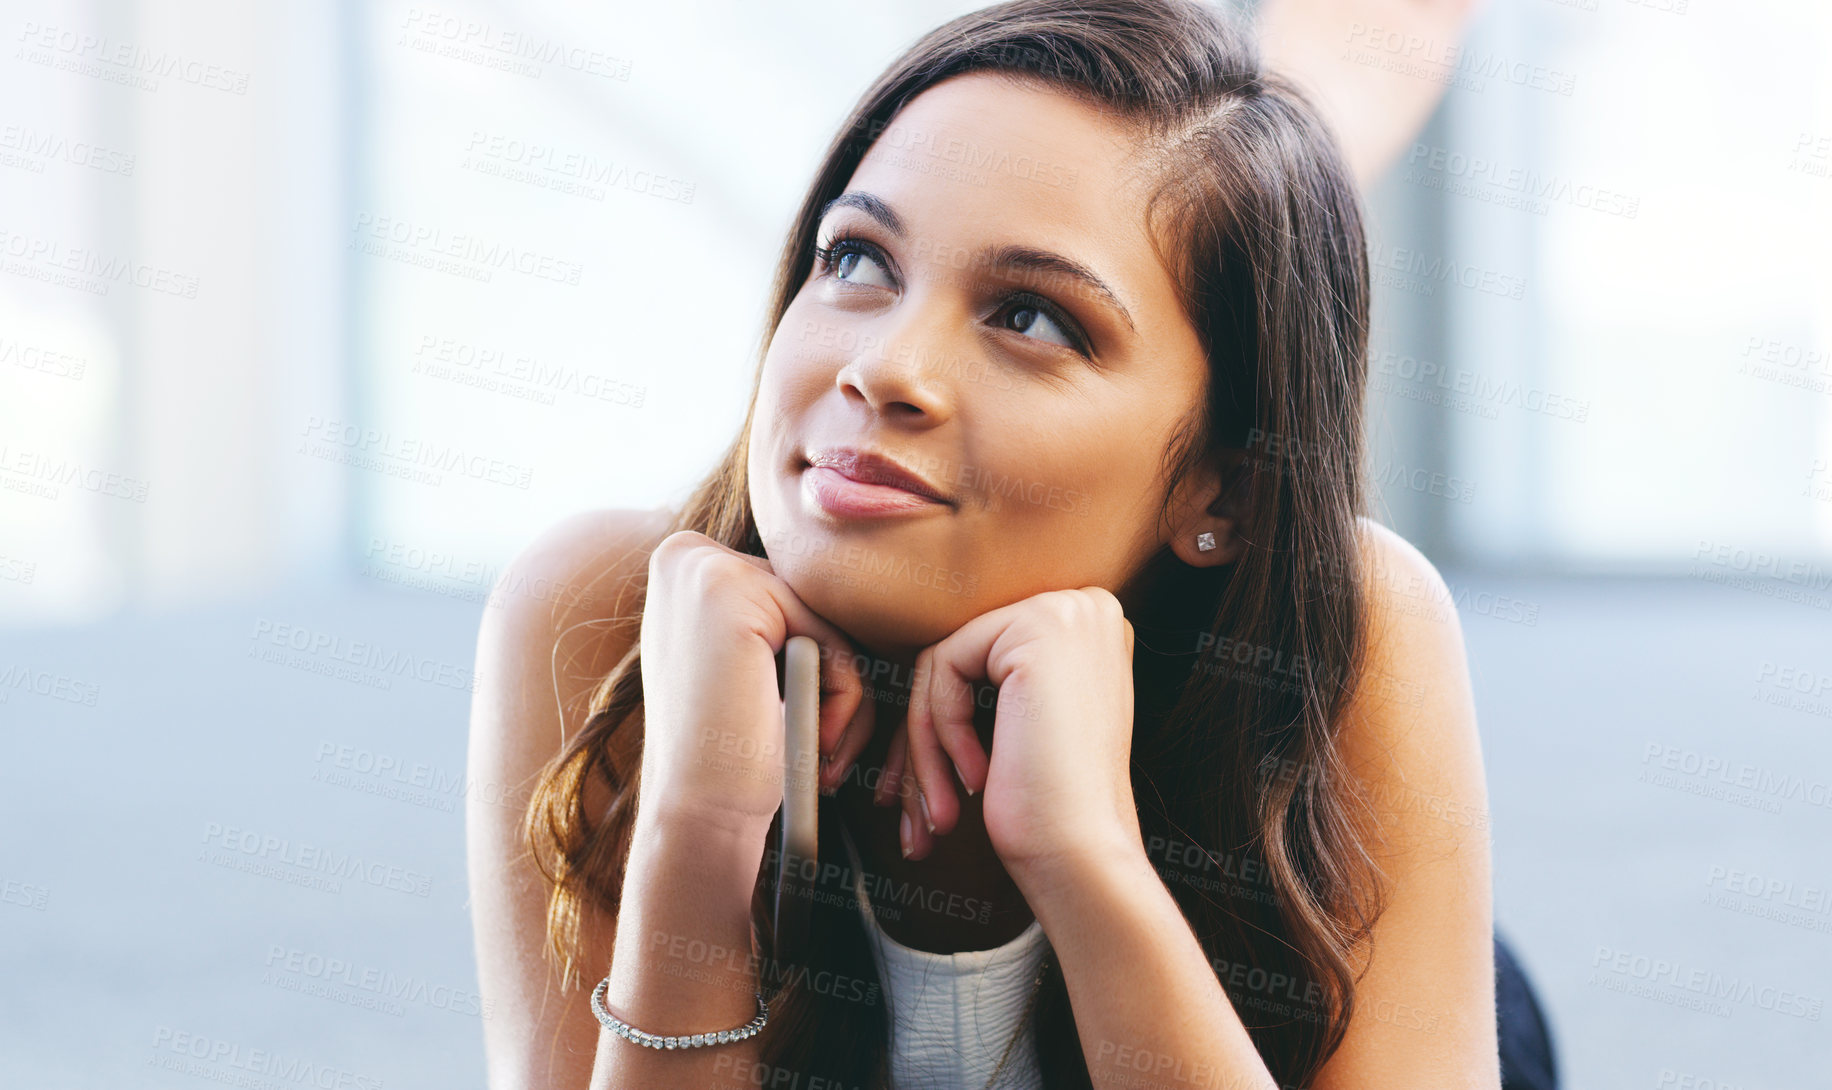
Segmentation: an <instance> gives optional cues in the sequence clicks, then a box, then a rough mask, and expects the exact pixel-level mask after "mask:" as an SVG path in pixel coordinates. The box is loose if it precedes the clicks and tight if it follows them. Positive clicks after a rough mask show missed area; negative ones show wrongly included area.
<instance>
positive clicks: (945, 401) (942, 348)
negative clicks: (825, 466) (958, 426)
mask: <svg viewBox="0 0 1832 1090" xmlns="http://www.w3.org/2000/svg"><path fill="white" fill-rule="evenodd" d="M939 309H941V308H937V310H936V311H932V312H930V313H926V314H925V313H923V312H922V310H920V309H919V308H917V307H915V306H912V305H911V304H910V302H908V301H906V302H904V303H903V304H902V305H901V306H900V307H899V310H900V311H901V313H898V314H897V315H896V316H895V317H887V319H886V320H885V321H884V322H883V323H882V328H883V329H884V335H883V336H882V337H881V338H879V339H877V340H876V341H875V342H872V343H869V344H867V343H865V342H866V338H861V347H860V349H859V350H858V351H857V352H856V353H854V354H853V356H852V358H851V359H850V360H848V361H847V363H846V365H845V366H844V367H842V368H840V370H839V373H838V374H837V375H836V376H835V378H834V382H835V384H836V385H837V386H839V388H840V390H841V391H842V392H843V393H844V394H845V395H846V396H847V397H848V398H853V397H857V398H859V399H860V400H862V401H864V402H865V403H866V404H867V405H869V406H871V408H872V409H873V410H875V411H876V412H878V413H880V414H882V415H884V416H886V417H899V418H902V419H904V420H906V421H909V422H921V423H923V424H926V425H928V426H931V427H933V426H935V425H937V424H940V423H941V422H942V421H944V420H946V419H948V418H949V417H950V416H952V415H953V413H954V404H955V398H956V396H957V393H958V383H956V382H955V381H953V379H952V378H951V377H950V376H951V375H958V374H959V373H960V371H961V368H960V366H959V358H958V349H956V348H953V347H951V346H950V343H949V341H950V338H949V337H948V336H947V326H948V324H949V323H952V322H955V321H957V319H953V318H950V317H948V316H947V315H945V314H942V313H939ZM950 361H954V362H952V363H951V362H950Z"/></svg>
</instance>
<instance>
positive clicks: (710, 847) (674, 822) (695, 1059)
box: [592, 809, 767, 1090]
mask: <svg viewBox="0 0 1832 1090" xmlns="http://www.w3.org/2000/svg"><path fill="white" fill-rule="evenodd" d="M766 832H767V831H766V830H756V831H754V832H753V831H751V830H747V829H744V828H741V827H739V826H736V825H733V826H721V825H715V824H709V823H705V822H700V821H692V820H687V819H681V818H672V817H664V816H660V815H657V814H653V813H647V814H646V813H644V812H643V810H642V809H639V811H638V815H637V818H636V828H635V836H634V840H633V842H632V843H631V846H630V858H629V864H628V867H627V868H626V870H625V874H624V884H623V897H622V900H621V902H620V905H619V909H618V919H617V938H616V943H615V946H614V947H613V951H612V959H611V972H610V978H611V981H610V985H609V986H608V988H607V989H606V994H605V1000H604V1002H605V1006H606V1007H607V1008H608V1009H609V1010H610V1012H611V1013H612V1014H614V1015H616V1016H617V1017H618V1018H621V1019H622V1020H624V1021H625V1022H628V1023H630V1024H631V1025H633V1026H635V1027H636V1028H638V1029H641V1030H644V1031H646V1032H649V1033H655V1034H661V1035H684V1034H695V1033H710V1032H714V1031H717V1030H723V1029H735V1028H737V1027H739V1026H742V1025H743V1024H745V1023H746V1022H748V1021H750V1020H751V1019H752V1018H753V1017H755V1016H756V1014H757V1000H756V992H757V990H758V979H757V974H758V970H757V965H756V963H755V959H754V958H753V957H752V956H751V924H750V906H751V891H752V888H753V886H754V885H755V883H756V877H757V869H758V867H759V866H760V865H761V863H762V861H763V842H764V838H765V835H766ZM593 983H594V984H596V981H594V982H593ZM757 1056H758V1046H757V1039H756V1038H754V1037H753V1038H751V1039H749V1040H745V1041H737V1042H733V1043H730V1044H722V1045H709V1046H706V1047H702V1048H688V1049H656V1048H647V1047H644V1046H642V1045H638V1044H634V1043H632V1042H629V1041H626V1040H624V1039H623V1038H622V1037H619V1036H618V1035H617V1034H615V1033H613V1032H611V1031H610V1030H609V1029H603V1030H600V1032H599V1035H598V1053H597V1059H596V1061H595V1062H594V1064H593V1067H592V1087H593V1090H612V1088H615V1090H650V1088H654V1090H663V1088H666V1090H676V1088H689V1090H715V1088H721V1087H734V1088H735V1087H748V1086H750V1085H752V1083H751V1079H750V1077H751V1074H752V1069H753V1067H754V1066H755V1064H756V1062H757Z"/></svg>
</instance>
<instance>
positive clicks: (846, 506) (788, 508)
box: [749, 73, 1207, 655]
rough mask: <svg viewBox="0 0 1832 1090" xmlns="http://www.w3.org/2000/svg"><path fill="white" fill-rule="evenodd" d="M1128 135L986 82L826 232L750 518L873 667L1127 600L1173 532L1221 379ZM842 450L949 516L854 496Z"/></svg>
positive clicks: (943, 91)
mask: <svg viewBox="0 0 1832 1090" xmlns="http://www.w3.org/2000/svg"><path fill="white" fill-rule="evenodd" d="M1135 140H1136V137H1135V135H1134V132H1133V130H1132V129H1131V128H1130V127H1128V126H1127V125H1125V124H1124V123H1122V122H1121V121H1119V120H1117V119H1114V118H1111V117H1109V116H1107V115H1105V114H1103V113H1101V112H1099V111H1097V110H1096V109H1094V108H1092V107H1090V106H1088V105H1085V104H1083V103H1081V102H1080V101H1078V100H1076V99H1074V98H1072V97H1069V96H1067V95H1065V94H1062V93H1060V92H1057V91H1053V90H1049V89H1046V88H1043V87H1041V86H1033V85H1029V84H1022V83H1015V82H1012V81H1010V80H1008V79H1004V78H1001V77H998V76H995V75H991V74H988V73H969V74H967V75H963V76H957V77H954V78H952V79H949V80H947V81H945V82H942V83H939V84H937V85H935V86H933V87H931V88H929V89H928V90H927V91H924V92H923V93H922V94H920V95H918V96H917V97H916V98H915V99H913V100H912V101H911V102H910V103H909V104H908V105H907V106H905V108H904V109H903V110H902V111H901V112H900V113H899V114H898V115H897V117H896V118H895V120H894V121H893V122H892V124H891V125H889V126H888V127H886V129H885V130H884V132H883V133H882V134H881V135H879V137H878V138H877V139H876V141H875V142H874V143H873V145H872V147H871V149H870V151H869V152H868V153H867V154H866V156H865V158H864V160H863V162H861V163H860V165H859V167H858V169H857V171H856V172H855V173H854V174H853V176H852V179H851V181H850V184H848V186H847V187H846V190H845V192H844V193H843V194H842V196H841V197H840V198H839V199H838V200H836V201H835V202H834V203H833V204H832V205H831V206H830V207H829V208H828V209H827V211H826V213H825V215H824V217H823V218H822V220H821V222H820V226H819V229H818V234H817V240H818V242H817V245H818V246H820V247H823V248H825V249H827V251H828V253H827V259H826V260H825V261H823V260H822V259H820V258H816V260H815V262H814V266H813V269H812V271H811V272H810V274H809V277H808V279H807V280H806V282H804V283H803V284H802V286H801V288H800V290H799V292H798V294H797V295H796V296H795V298H794V301H793V302H792V303H791V304H790V306H789V309H788V311H787V313H786V314H785V315H784V316H783V319H782V323H781V325H780V326H778V328H777V330H776V334H775V337H774V338H773V339H772V340H771V342H770V347H769V352H768V353H767V355H766V357H765V361H764V370H763V379H762V388H761V390H760V392H759V394H758V400H757V405H756V411H755V414H754V417H753V420H752V430H751V439H750V452H749V473H750V490H751V503H752V506H753V508H754V511H755V515H756V519H757V526H758V530H759V532H760V534H761V536H762V539H763V543H764V546H765V550H766V552H767V553H768V555H769V559H770V563H771V565H772V567H773V568H774V569H775V571H776V572H777V574H778V575H779V576H781V577H782V578H783V579H784V580H785V581H786V582H788V584H789V585H790V586H791V587H792V588H793V589H794V591H795V592H796V594H797V595H798V596H800V597H801V598H802V600H803V601H805V602H806V603H807V604H808V605H809V606H810V607H811V608H813V609H814V610H815V611H816V612H818V613H820V614H821V615H822V616H824V617H826V618H828V619H829V620H830V621H832V622H833V623H834V624H836V625H838V626H840V627H841V628H842V629H844V630H846V631H847V632H848V633H850V634H851V635H852V636H853V637H854V638H855V639H858V640H859V641H860V642H861V643H863V644H864V645H865V646H867V647H869V648H872V649H874V650H876V651H879V652H880V653H883V654H887V655H888V654H893V653H899V652H907V651H908V650H911V649H915V648H920V647H922V646H926V645H927V644H930V643H933V642H935V641H937V640H939V639H941V638H942V637H944V636H946V635H948V634H949V633H951V632H953V631H954V630H955V629H957V628H959V627H960V626H961V625H963V624H965V623H966V622H967V621H969V620H971V619H973V618H974V617H976V616H978V615H980V614H982V613H985V612H987V611H988V610H991V609H995V608H997V607H999V606H1002V605H1006V604H1009V603H1012V602H1016V601H1019V600H1021V599H1023V598H1027V597H1029V596H1031V595H1033V594H1037V593H1040V592H1043V591H1047V590H1057V589H1064V588H1079V587H1086V586H1100V587H1104V588H1106V589H1108V590H1110V591H1112V592H1114V593H1115V594H1116V595H1121V596H1122V600H1124V594H1123V590H1124V588H1125V585H1126V583H1127V582H1128V580H1130V579H1132V578H1133V576H1134V575H1135V574H1137V573H1138V572H1139V571H1140V569H1141V568H1142V567H1143V565H1144V564H1145V562H1146V561H1147V560H1149V559H1150V558H1151V557H1152V556H1153V555H1154V554H1155V553H1156V552H1157V551H1158V550H1159V549H1160V548H1161V547H1162V546H1163V545H1164V544H1165V541H1166V536H1165V535H1166V534H1167V533H1170V532H1173V528H1174V527H1175V526H1176V525H1177V523H1176V521H1175V520H1173V522H1172V524H1171V527H1165V528H1161V527H1160V526H1159V520H1158V514H1159V509H1160V505H1161V503H1162V501H1163V498H1164V495H1165V490H1166V488H1167V487H1168V485H1169V482H1168V481H1167V480H1166V479H1165V478H1164V476H1163V472H1164V467H1163V465H1162V462H1163V459H1164V456H1165V451H1166V448H1167V446H1168V445H1169V443H1170V441H1171V438H1172V435H1173V432H1174V431H1175V429H1176V426H1177V424H1178V423H1179V422H1180V421H1181V420H1182V419H1183V418H1184V417H1185V415H1186V414H1187V413H1189V412H1190V411H1191V410H1192V409H1193V408H1194V407H1195V406H1196V405H1198V404H1199V403H1200V401H1201V399H1202V398H1203V396H1204V392H1205V389H1206V383H1207V362H1206V359H1205V357H1204V355H1203V352H1202V349H1201V346H1200V344H1199V342H1198V341H1197V338H1196V333H1195V330H1194V329H1193V328H1192V327H1191V326H1190V324H1189V322H1188V320H1187V318H1186V317H1185V316H1184V314H1183V311H1182V308H1181V307H1180V306H1179V304H1178V299H1177V292H1176V286H1175V284H1174V282H1173V280H1172V277H1171V274H1170V273H1169V272H1168V271H1167V270H1166V269H1165V268H1164V267H1163V266H1162V264H1161V263H1160V261H1159V259H1158V257H1157V255H1156V252H1155V251H1154V249H1153V247H1152V245H1151V241H1150V239H1149V237H1148V235H1147V232H1146V226H1145V199H1146V197H1147V195H1148V192H1147V190H1146V189H1145V188H1144V185H1143V183H1144V181H1145V179H1143V178H1140V177H1138V176H1136V173H1135V172H1136V164H1137V158H1136V155H1135V151H1136V143H1135ZM848 449H850V450H851V451H855V452H862V453H865V454H867V455H878V456H881V457H883V458H886V459H888V460H890V461H891V462H894V463H896V464H897V465H899V466H901V467H902V468H903V469H905V470H907V471H909V472H911V473H913V474H915V475H916V477H918V478H920V479H921V481H923V482H926V484H927V485H928V486H930V487H931V489H932V490H933V491H934V492H936V493H938V494H939V495H940V496H941V497H943V501H936V500H931V499H926V498H923V497H919V496H915V495H912V494H911V493H910V492H908V491H901V490H892V489H888V488H886V487H884V486H881V485H879V486H873V485H870V484H863V485H862V484H856V483H853V482H852V481H850V480H848V477H849V476H851V477H857V476H867V475H868V470H865V469H861V468H860V467H859V465H858V464H857V463H853V464H848V462H847V461H846V457H847V454H846V452H847V450H848ZM811 458H812V459H814V460H815V461H816V462H818V463H821V464H820V465H817V466H811V465H810V459H811ZM1180 551H1181V549H1180Z"/></svg>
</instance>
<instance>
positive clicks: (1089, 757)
mask: <svg viewBox="0 0 1832 1090" xmlns="http://www.w3.org/2000/svg"><path fill="white" fill-rule="evenodd" d="M976 681H983V682H989V683H990V684H992V685H994V686H997V687H998V704H997V708H996V710H995V713H994V720H993V728H992V752H991V754H990V755H988V754H987V752H986V750H985V748H984V747H982V746H981V744H980V738H979V734H978V733H977V731H976V730H975V728H974V723H973V712H974V707H975V700H974V687H973V685H972V684H971V683H972V682H976ZM1132 710H1133V708H1132V623H1131V622H1130V621H1128V620H1126V617H1125V614H1124V612H1123V611H1122V610H1121V608H1120V603H1119V600H1118V599H1116V598H1115V597H1114V596H1113V595H1112V593H1110V592H1109V591H1107V590H1105V589H1104V588H1101V587H1083V588H1082V589H1080V590H1056V591H1046V592H1044V593H1041V594H1036V595H1032V596H1031V597H1029V598H1026V599H1023V600H1022V601H1018V602H1014V603H1012V604H1011V605H1008V606H1002V607H1000V608H998V609H995V610H992V611H991V612H989V613H985V614H982V615H980V616H978V617H976V618H974V619H973V620H971V621H969V622H968V623H967V624H965V625H963V626H962V627H961V628H960V629H959V630H957V631H955V632H954V633H953V634H951V635H949V636H948V637H947V638H945V639H943V640H941V641H940V642H939V643H936V644H933V645H931V646H929V647H926V648H924V649H923V650H922V652H921V653H920V654H919V655H918V656H917V658H916V663H915V670H914V672H913V674H912V687H911V690H910V703H909V712H908V715H907V717H906V719H905V722H904V724H903V726H902V728H900V729H899V731H898V732H897V734H896V735H895V736H893V738H892V741H891V747H890V752H889V755H888V757H887V760H886V762H885V772H884V776H883V777H882V778H881V780H880V782H879V785H878V790H877V793H876V801H877V802H878V803H879V804H880V805H885V804H888V803H889V802H891V801H894V800H895V799H897V798H898V796H901V797H902V802H903V808H904V814H905V816H906V819H907V821H906V823H905V824H906V828H907V829H908V831H909V838H908V841H907V843H906V844H905V849H906V850H905V854H906V855H909V856H910V857H911V858H918V859H919V858H922V857H923V856H925V855H927V854H928V852H929V849H930V847H931V846H932V845H933V842H934V837H935V836H938V835H946V834H947V833H949V832H951V831H953V829H954V827H955V823H956V822H957V821H958V820H959V817H960V806H961V802H960V797H959V795H958V794H957V793H956V791H957V781H956V780H955V775H954V773H955V770H958V772H959V776H960V782H962V783H964V784H965V785H966V787H967V789H968V792H969V793H970V794H983V803H982V805H983V815H984V819H985V823H986V834H987V837H988V838H989V839H990V840H991V842H992V847H993V850H994V851H996V852H997V853H998V854H999V858H1000V861H1001V862H1003V863H1004V864H1005V867H1006V869H1007V870H1008V871H1010V872H1012V873H1014V875H1015V874H1016V873H1017V872H1018V871H1019V870H1020V869H1021V868H1024V867H1030V866H1035V865H1038V864H1047V863H1049V862H1050V861H1053V860H1058V859H1062V858H1064V857H1067V856H1069V855H1072V854H1074V853H1077V852H1082V851H1090V850H1091V851H1105V850H1109V849H1111V848H1113V847H1114V846H1115V845H1116V838H1117V844H1118V845H1119V846H1121V847H1124V846H1127V845H1130V844H1133V843H1136V842H1137V841H1138V840H1139V839H1140V832H1139V821H1138V811H1137V809H1136V808H1135V804H1134V802H1133V797H1132V777H1131V772H1130V766H1131V756H1132ZM906 767H907V773H906ZM906 774H907V776H908V777H909V778H910V779H911V781H912V782H911V783H910V784H909V786H908V788H907V789H904V788H902V786H901V780H902V779H903V778H904V776H905V775H906ZM925 808H926V814H925ZM931 824H932V830H933V831H932V832H931ZM1128 838H1129V839H1128Z"/></svg>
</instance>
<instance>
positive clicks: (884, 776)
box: [872, 724, 907, 806]
mask: <svg viewBox="0 0 1832 1090" xmlns="http://www.w3.org/2000/svg"><path fill="white" fill-rule="evenodd" d="M904 729H905V728H904V726H903V725H901V724H899V725H898V727H897V733H895V734H893V735H891V745H890V752H888V753H886V754H885V755H884V770H883V771H882V772H881V773H880V774H879V776H878V788H877V790H875V791H873V792H872V802H874V803H876V804H877V805H879V806H888V805H889V804H890V803H892V802H895V801H897V799H898V797H899V790H900V788H901V787H902V785H903V754H904V739H905V738H906V737H907V735H906V734H905V733H904Z"/></svg>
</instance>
